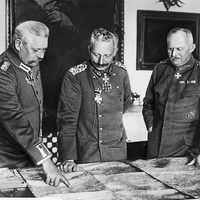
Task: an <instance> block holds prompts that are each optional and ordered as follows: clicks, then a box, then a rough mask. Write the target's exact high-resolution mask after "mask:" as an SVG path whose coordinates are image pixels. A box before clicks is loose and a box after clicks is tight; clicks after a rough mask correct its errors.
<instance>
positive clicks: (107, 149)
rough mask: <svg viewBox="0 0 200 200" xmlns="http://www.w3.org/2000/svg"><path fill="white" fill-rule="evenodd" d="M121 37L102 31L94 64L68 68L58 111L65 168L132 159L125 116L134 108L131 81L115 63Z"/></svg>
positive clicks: (94, 44)
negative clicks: (128, 151)
mask: <svg viewBox="0 0 200 200" xmlns="http://www.w3.org/2000/svg"><path fill="white" fill-rule="evenodd" d="M117 45H118V38H117V36H116V35H115V34H113V33H111V32H109V31H107V30H105V29H103V28H98V29H95V30H94V31H93V32H92V34H91V39H90V45H89V54H90V58H91V59H90V60H89V61H87V62H84V63H83V64H80V65H78V66H75V67H72V68H71V69H69V71H68V73H67V74H66V76H65V78H64V80H63V85H62V90H61V96H60V101H59V106H58V116H57V117H58V131H59V135H58V150H59V160H60V162H61V164H60V169H61V170H63V171H75V170H76V165H75V163H87V162H99V161H113V160H124V159H126V158H127V145H126V133H125V129H124V126H123V122H122V116H123V113H124V112H125V111H126V109H127V108H128V106H129V105H130V103H131V88H130V82H129V77H128V73H127V71H126V69H125V68H124V66H123V65H122V64H121V63H120V62H117V61H113V58H114V56H115V55H116V52H117V49H118V48H117Z"/></svg>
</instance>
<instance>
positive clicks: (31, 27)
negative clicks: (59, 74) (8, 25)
mask: <svg viewBox="0 0 200 200" xmlns="http://www.w3.org/2000/svg"><path fill="white" fill-rule="evenodd" d="M48 36H49V29H48V28H47V26H46V25H44V24H43V23H41V22H37V21H26V22H23V23H21V24H19V25H18V26H17V27H16V29H15V32H14V36H13V44H12V45H11V46H10V47H9V48H8V49H7V50H6V51H5V52H4V53H3V54H2V55H1V56H0V167H8V168H22V167H31V166H34V165H42V167H43V170H44V172H45V174H46V183H47V184H50V185H53V186H57V185H58V184H59V182H60V181H62V182H63V183H65V184H66V185H67V186H69V183H68V181H67V180H66V179H65V177H64V176H63V175H62V174H61V172H60V171H59V170H58V169H57V168H56V166H55V165H54V164H53V162H52V161H51V159H50V157H51V153H50V152H49V151H48V149H47V148H46V147H45V145H44V144H43V143H42V130H41V127H42V126H41V123H42V102H43V101H42V86H41V79H40V69H39V62H40V61H41V60H42V59H43V57H44V53H45V50H46V49H47V46H48Z"/></svg>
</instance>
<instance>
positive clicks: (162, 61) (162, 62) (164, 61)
mask: <svg viewBox="0 0 200 200" xmlns="http://www.w3.org/2000/svg"><path fill="white" fill-rule="evenodd" d="M168 61H169V59H168V58H167V59H165V60H161V61H160V62H159V63H158V65H160V64H166V63H167V62H168Z"/></svg>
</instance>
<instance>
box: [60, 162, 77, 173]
mask: <svg viewBox="0 0 200 200" xmlns="http://www.w3.org/2000/svg"><path fill="white" fill-rule="evenodd" d="M57 167H58V169H60V171H62V172H76V171H77V165H76V164H75V162H74V161H73V160H67V161H65V162H62V163H59V164H58V166H57Z"/></svg>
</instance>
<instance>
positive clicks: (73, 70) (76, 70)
mask: <svg viewBox="0 0 200 200" xmlns="http://www.w3.org/2000/svg"><path fill="white" fill-rule="evenodd" d="M86 69H87V64H86V63H82V64H80V65H76V66H75V67H71V68H70V69H69V71H70V72H71V73H72V74H73V75H74V76H75V75H76V74H79V73H80V72H82V71H85V70H86Z"/></svg>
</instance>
